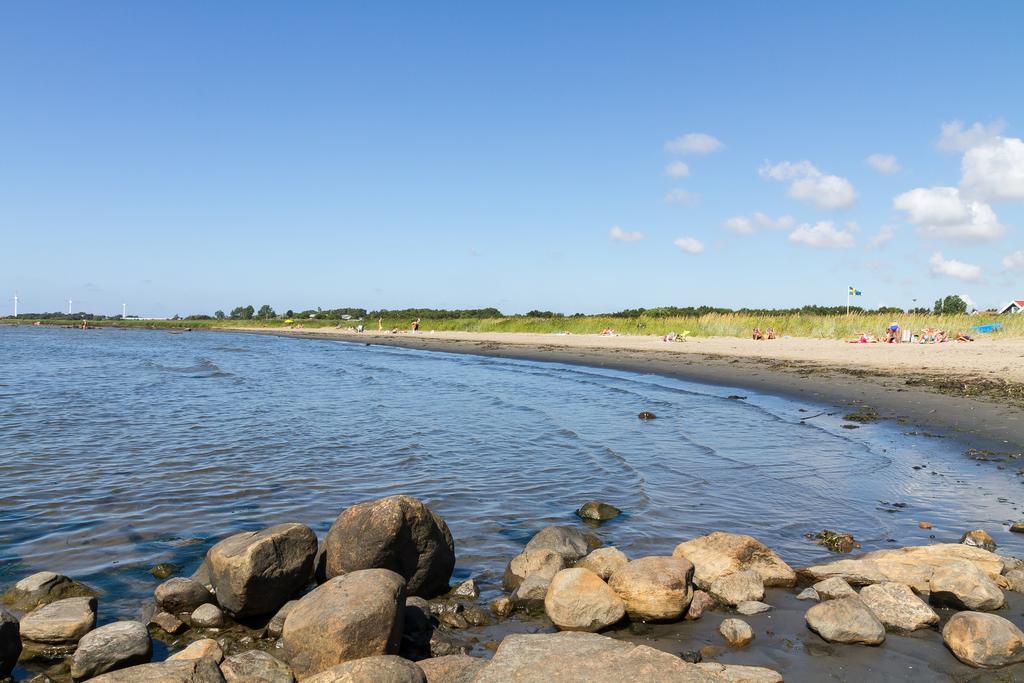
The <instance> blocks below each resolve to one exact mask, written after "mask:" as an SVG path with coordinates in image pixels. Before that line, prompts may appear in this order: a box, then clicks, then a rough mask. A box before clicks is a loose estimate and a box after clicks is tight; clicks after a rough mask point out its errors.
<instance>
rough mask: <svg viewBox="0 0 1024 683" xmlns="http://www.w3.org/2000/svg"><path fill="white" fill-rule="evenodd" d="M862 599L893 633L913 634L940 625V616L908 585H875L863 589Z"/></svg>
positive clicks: (861, 591) (889, 583) (861, 590)
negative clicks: (921, 629) (912, 632)
mask: <svg viewBox="0 0 1024 683" xmlns="http://www.w3.org/2000/svg"><path fill="white" fill-rule="evenodd" d="M860 599H861V601H862V602H863V603H864V604H865V605H867V606H868V609H869V610H871V613H872V614H874V615H875V617H876V618H877V619H878V620H879V621H880V622H882V625H883V626H885V628H886V629H888V630H890V631H896V632H897V633H910V632H911V631H916V630H918V629H920V628H926V627H928V626H934V625H935V624H937V623H939V615H938V614H936V613H935V612H934V610H932V608H931V607H929V606H928V605H926V604H925V602H924V600H922V599H921V598H919V597H917V596H916V595H914V591H912V590H910V586H908V585H906V584H904V583H893V582H886V583H875V584H872V585H870V586H864V587H863V588H861V589H860Z"/></svg>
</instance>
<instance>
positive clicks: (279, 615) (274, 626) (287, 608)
mask: <svg viewBox="0 0 1024 683" xmlns="http://www.w3.org/2000/svg"><path fill="white" fill-rule="evenodd" d="M298 602H299V601H298V600H289V601H288V602H286V603H284V604H283V605H281V609H279V610H277V612H275V613H274V616H273V617H271V618H270V621H268V622H267V635H268V636H270V637H271V638H280V637H281V634H282V633H284V620H285V619H287V618H288V613H289V612H291V611H292V607H295V605H296V604H298Z"/></svg>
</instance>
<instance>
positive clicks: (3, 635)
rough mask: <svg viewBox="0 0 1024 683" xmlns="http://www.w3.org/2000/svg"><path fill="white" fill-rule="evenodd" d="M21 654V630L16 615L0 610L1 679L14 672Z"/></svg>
mask: <svg viewBox="0 0 1024 683" xmlns="http://www.w3.org/2000/svg"><path fill="white" fill-rule="evenodd" d="M20 654H21V628H20V626H19V624H18V620H17V619H15V618H14V615H13V614H11V613H10V612H8V611H7V610H5V609H0V678H3V677H4V676H7V675H9V674H10V673H11V671H13V670H14V665H15V664H17V663H18V655H20Z"/></svg>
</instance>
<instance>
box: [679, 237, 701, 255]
mask: <svg viewBox="0 0 1024 683" xmlns="http://www.w3.org/2000/svg"><path fill="white" fill-rule="evenodd" d="M672 244H674V245H676V246H677V247H679V248H680V249H682V250H683V251H685V252H686V253H688V254H699V253H701V252H702V251H704V243H703V242H701V241H700V240H698V239H694V238H693V237H680V238H679V239H677V240H674V241H673V242H672Z"/></svg>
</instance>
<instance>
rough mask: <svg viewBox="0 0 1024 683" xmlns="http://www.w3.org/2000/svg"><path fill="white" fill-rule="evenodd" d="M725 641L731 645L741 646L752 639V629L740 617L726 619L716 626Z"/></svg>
mask: <svg viewBox="0 0 1024 683" xmlns="http://www.w3.org/2000/svg"><path fill="white" fill-rule="evenodd" d="M718 632H719V633H721V634H722V637H723V638H725V642H727V643H729V644H730V645H732V646H733V647H743V646H744V645H746V644H747V643H749V642H750V641H752V640H753V639H754V629H752V628H750V624H748V623H747V622H745V621H743V620H742V619H726V620H724V621H723V622H722V624H721V625H720V626H719V627H718Z"/></svg>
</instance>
